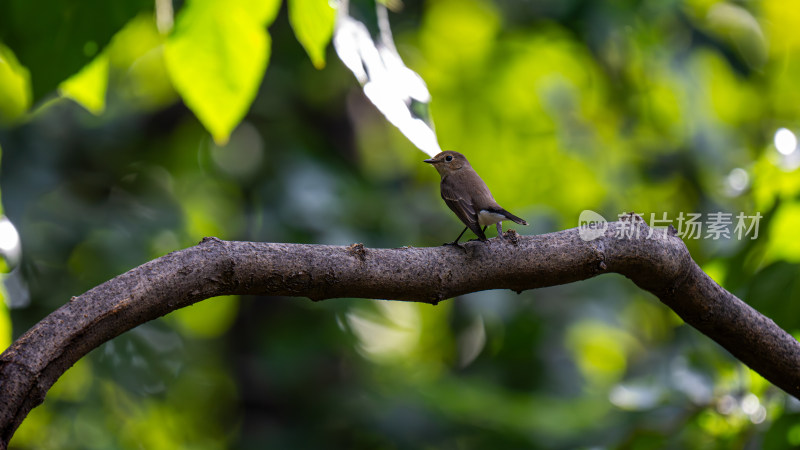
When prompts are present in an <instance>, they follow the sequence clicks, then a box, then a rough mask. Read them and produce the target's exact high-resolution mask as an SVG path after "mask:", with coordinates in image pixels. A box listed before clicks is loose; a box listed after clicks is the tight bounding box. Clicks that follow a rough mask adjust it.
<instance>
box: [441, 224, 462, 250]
mask: <svg viewBox="0 0 800 450" xmlns="http://www.w3.org/2000/svg"><path fill="white" fill-rule="evenodd" d="M466 231H467V227H464V229H463V230H461V234H459V235H458V237H457V238H456V240H455V241H453V242H445V243H444V244H443V245H455V246H456V247H458V248H462V247H461V246H460V245H458V240H459V239H461V236H463V235H464V233H465V232H466Z"/></svg>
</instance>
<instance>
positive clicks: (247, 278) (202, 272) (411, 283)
mask: <svg viewBox="0 0 800 450" xmlns="http://www.w3.org/2000/svg"><path fill="white" fill-rule="evenodd" d="M626 233H630V234H631V235H630V236H626V237H622V238H621V237H619V236H618V235H624V234H626ZM650 233H652V235H650ZM673 234H674V233H671V232H669V231H665V230H655V229H652V230H651V229H650V228H648V227H647V225H645V224H644V223H643V222H642V221H641V219H639V218H638V217H637V216H630V217H629V218H628V219H627V220H626V221H623V222H614V223H609V224H607V228H606V230H605V234H604V235H602V236H600V237H598V238H597V239H594V240H591V241H584V240H583V239H581V237H580V233H579V229H577V228H574V229H570V230H565V231H560V232H556V233H550V234H546V235H540V236H519V235H517V234H516V233H514V232H513V231H512V232H509V233H507V234H506V239H505V240H501V239H491V240H489V241H488V242H470V243H467V244H465V245H464V247H463V248H456V247H452V246H442V247H435V248H414V247H404V248H396V249H367V248H364V247H363V246H362V245H360V244H354V245H352V246H350V247H337V246H326V245H303V244H268V243H254V242H227V241H221V240H219V239H216V238H207V239H204V240H203V242H201V243H200V244H199V245H197V246H195V247H191V248H188V249H185V250H181V251H177V252H173V253H170V254H168V255H166V256H163V257H161V258H158V259H156V260H153V261H150V262H148V263H146V264H144V265H142V266H139V267H137V268H135V269H133V270H131V271H129V272H127V273H125V274H122V275H120V276H118V277H116V278H114V279H112V280H110V281H108V282H106V283H103V284H101V285H100V286H97V287H96V288H94V289H92V290H90V291H88V292H86V293H84V294H83V295H81V296H79V297H73V298H72V299H71V300H70V301H69V302H68V303H67V304H65V305H64V306H62V307H61V308H59V309H58V310H56V311H55V312H53V313H52V314H50V315H49V316H47V317H45V318H44V319H43V320H42V321H41V322H39V323H38V324H36V325H35V326H34V327H33V328H31V329H30V330H29V331H28V332H27V333H25V334H24V335H23V336H21V337H20V338H19V339H17V341H16V342H14V343H13V344H12V345H11V347H9V348H8V349H7V350H6V351H5V352H4V353H3V354H2V355H0V448H4V447H5V446H6V445H7V443H8V441H9V439H10V438H11V436H12V435H13V433H14V431H15V430H16V428H17V427H18V426H19V424H20V423H21V422H22V420H23V419H24V418H25V416H26V415H27V414H28V412H29V411H30V410H31V409H32V408H33V407H35V406H36V405H38V404H40V403H41V402H42V401H43V400H44V397H45V394H46V393H47V390H48V389H49V388H50V387H51V386H52V385H53V383H54V382H55V381H56V380H57V379H58V377H59V376H61V374H63V373H64V372H65V371H66V370H67V369H68V368H69V367H70V366H72V364H74V363H75V362H76V361H77V360H78V359H80V358H81V357H82V356H84V355H85V354H86V353H88V352H89V351H91V350H92V349H94V348H95V347H97V346H99V345H100V344H102V343H103V342H105V341H108V340H109V339H111V338H113V337H115V336H117V335H119V334H121V333H123V332H125V331H127V330H129V329H131V328H133V327H135V326H137V325H139V324H142V323H144V322H147V321H149V320H152V319H155V318H157V317H159V316H162V315H164V314H167V313H169V312H170V311H173V310H176V309H178V308H182V307H184V306H188V305H191V304H192V303H195V302H197V301H200V300H203V299H206V298H210V297H214V296H218V295H225V294H264V295H283V296H294V297H309V298H311V299H312V300H322V299H326V298H333V297H363V298H382V299H394V300H407V301H419V302H427V303H434V304H435V303H438V302H439V301H440V300H443V299H446V298H451V297H454V296H457V295H461V294H465V293H468V292H475V291H481V290H486V289H512V290H515V291H523V290H526V289H533V288H538V287H544V286H553V285H558V284H564V283H570V282H573V281H578V280H585V279H588V278H592V277H594V276H596V275H599V274H602V273H607V272H615V273H620V274H622V275H625V276H626V277H628V278H630V279H631V280H633V282H634V283H636V284H637V285H638V286H639V287H641V288H642V289H646V290H648V291H650V292H652V293H653V294H655V295H656V296H657V297H658V298H659V299H660V300H661V301H662V302H664V303H665V304H666V305H667V306H669V307H670V308H672V309H673V310H674V311H675V312H677V313H678V314H679V315H680V316H681V317H682V318H683V319H684V320H685V321H686V322H687V323H689V324H691V325H692V326H694V327H695V328H697V329H698V330H700V331H701V332H702V333H704V334H706V335H708V336H709V337H711V338H712V339H713V340H715V341H716V342H718V343H719V344H720V345H722V346H723V347H725V348H726V349H727V350H728V351H730V352H731V353H732V354H733V355H734V356H736V357H737V358H739V359H740V360H741V361H743V362H744V363H745V364H747V365H748V366H750V367H751V368H753V370H755V371H756V372H758V373H760V374H761V375H763V376H764V377H765V378H766V379H768V380H770V381H771V382H772V383H774V384H775V385H776V386H778V387H780V388H782V389H783V390H785V391H786V392H788V393H790V394H792V395H793V396H795V397H798V398H800V343H798V342H797V340H795V339H794V338H792V337H791V336H790V335H789V334H788V333H786V332H785V331H784V330H782V329H781V328H780V327H778V326H777V325H776V324H775V323H774V322H773V321H771V320H770V319H768V318H767V317H764V316H763V315H761V314H759V313H758V312H757V311H755V310H754V309H753V308H751V307H750V306H748V305H747V304H746V303H744V302H743V301H741V300H739V299H738V298H736V297H735V296H734V295H732V294H731V293H729V292H728V291H726V290H725V289H723V288H722V287H720V286H719V285H717V284H716V283H715V282H714V281H713V280H711V278H709V277H708V276H707V275H706V274H705V273H704V272H703V271H702V270H701V269H700V268H699V267H698V266H697V264H696V263H695V262H694V261H693V260H692V258H691V256H690V255H689V252H688V250H687V249H686V246H685V245H684V244H683V242H682V241H681V240H680V239H679V238H677V237H675V236H674V235H673ZM648 236H649V237H648Z"/></svg>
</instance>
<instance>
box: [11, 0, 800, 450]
mask: <svg viewBox="0 0 800 450" xmlns="http://www.w3.org/2000/svg"><path fill="white" fill-rule="evenodd" d="M123 3H124V4H123ZM390 3H392V4H393V8H394V9H396V10H397V12H395V13H394V14H392V15H391V21H392V25H393V31H394V35H395V38H396V40H397V47H398V50H399V52H400V54H401V55H402V56H403V58H404V60H405V62H406V63H407V64H408V65H409V66H410V67H411V68H413V69H414V70H416V71H418V72H419V73H420V74H421V75H422V77H423V78H424V79H425V80H426V82H427V83H428V87H429V88H430V91H431V93H432V97H433V103H432V113H433V118H434V120H435V122H436V125H437V132H438V133H439V137H440V141H441V143H442V144H443V146H444V147H445V148H448V149H456V150H459V151H461V152H463V153H465V154H466V155H468V157H469V158H470V161H471V162H472V163H473V165H474V166H475V167H476V168H477V170H478V171H479V172H480V174H481V176H482V177H483V178H484V179H485V180H486V181H487V183H488V185H489V186H491V188H492V190H493V193H494V194H495V196H496V197H497V199H498V200H499V201H500V203H501V204H502V205H504V206H505V207H507V208H508V209H509V210H511V211H513V212H514V213H516V214H518V215H520V216H522V217H524V218H525V219H527V220H528V221H529V222H530V223H532V226H530V227H528V228H522V229H519V231H520V232H522V233H524V234H533V233H537V234H538V233H545V232H549V231H553V230H558V229H562V228H568V227H574V226H576V224H577V218H578V215H579V214H580V212H581V211H582V210H585V209H591V210H594V211H597V212H599V213H601V214H602V215H604V216H605V217H606V218H607V219H609V220H612V219H614V218H615V217H616V216H617V215H618V214H621V213H623V212H627V211H636V212H638V213H640V214H642V215H643V216H644V217H645V219H646V220H648V221H651V219H652V218H654V217H655V218H658V219H660V218H662V217H666V218H668V219H669V220H670V221H671V223H672V224H673V225H675V226H678V225H679V224H678V222H677V218H678V217H679V216H680V214H681V213H683V214H688V213H700V214H703V217H704V218H706V217H708V216H707V215H708V214H709V213H713V212H725V213H731V214H732V216H733V217H735V216H736V215H737V214H738V213H740V212H741V213H744V214H745V215H747V216H753V215H755V214H756V213H758V214H761V216H762V218H761V221H760V223H759V229H758V236H757V238H756V239H751V237H753V234H751V235H748V236H745V237H744V238H741V239H740V238H737V237H736V235H735V233H732V236H731V237H730V238H726V239H711V238H707V237H705V235H704V236H701V238H700V239H686V243H687V245H688V247H689V249H690V251H691V252H692V255H693V256H694V258H695V259H696V260H697V261H698V263H699V264H700V265H701V266H702V267H703V268H704V269H705V270H706V271H707V272H708V273H709V274H710V275H711V276H713V277H714V279H715V280H717V281H718V282H719V283H720V284H721V285H723V286H724V287H726V288H727V289H729V290H731V291H732V292H734V293H735V294H737V295H738V296H740V297H741V298H743V299H745V300H746V301H748V302H749V303H750V304H751V305H753V306H754V307H755V308H757V309H758V310H759V311H761V312H763V313H764V314H766V315H767V316H769V317H770V318H772V319H773V320H775V321H776V322H777V323H778V324H779V325H780V326H782V327H784V328H785V329H786V330H787V331H789V332H791V333H793V334H794V335H795V336H800V312H799V311H798V308H800V307H799V306H798V305H800V281H798V280H800V276H799V275H800V248H798V244H797V239H795V238H794V230H795V229H796V228H797V225H798V224H800V206H798V205H800V195H799V194H800V176H799V174H798V168H799V167H800V151H798V150H797V142H796V138H794V141H793V142H792V140H791V138H793V137H794V136H795V135H796V134H797V133H798V132H800V110H798V108H797V105H798V104H800V90H798V89H796V80H798V79H800V37H799V36H798V34H797V33H796V26H797V24H798V23H800V10H797V8H792V7H790V6H787V4H786V3H785V2H781V1H780V0H753V1H748V2H739V1H728V2H725V1H717V0H683V1H680V0H670V1H662V0H625V1H617V2H587V1H579V0H566V1H544V0H542V1H532V2H516V1H509V0H494V1H490V0H459V1H456V0H437V1H430V2H417V1H406V2H404V3H403V4H402V9H400V8H398V6H399V4H398V2H390ZM224 5H225V6H224V7H223V3H222V2H218V1H214V0H190V1H187V2H169V1H162V0H158V1H157V2H155V4H153V3H152V2H122V3H120V2H110V3H108V2H106V3H104V2H96V1H83V0H82V1H66V2H63V1H62V2H44V4H42V3H41V2H24V1H21V0H8V1H5V2H2V3H0V122H1V123H2V124H3V126H2V127H0V145H2V148H3V153H2V164H1V165H0V188H2V194H3V196H2V204H3V211H2V213H3V214H5V215H6V216H7V217H8V218H9V219H10V220H11V223H13V224H14V225H15V226H16V228H17V230H19V234H20V237H21V248H22V257H21V259H19V258H17V259H18V260H15V259H14V258H12V257H11V256H10V253H9V252H8V251H7V247H6V246H5V245H6V243H7V242H10V241H6V240H5V239H6V237H7V235H5V234H2V233H0V244H2V245H0V248H2V249H3V250H4V256H6V258H7V261H6V262H4V263H3V265H4V266H5V268H7V269H9V271H8V273H7V274H5V275H3V277H4V278H3V282H4V283H3V290H2V291H0V295H2V297H3V299H4V300H5V302H4V305H3V307H2V308H1V309H0V346H5V345H7V344H8V341H7V336H8V334H9V331H8V330H7V329H8V328H9V327H8V326H7V325H6V323H7V322H8V317H9V314H8V313H7V311H8V310H6V309H5V308H6V306H5V304H7V305H8V307H9V310H10V317H11V319H13V322H12V323H13V335H14V336H15V337H17V336H19V335H20V334H22V333H23V332H24V331H25V330H27V329H28V328H29V327H30V326H31V325H33V324H34V323H36V322H37V321H38V320H40V319H41V318H42V317H44V316H45V315H46V314H48V313H50V312H52V311H53V310H54V309H56V308H58V307H59V306H60V305H62V304H63V303H65V302H66V301H67V300H68V299H69V298H70V296H72V295H78V294H80V293H81V292H84V291H86V290H87V289H90V288H91V287H93V286H95V285H97V284H99V283H102V282H103V281H105V280H108V279H110V278H112V277H114V276H116V275H118V274H120V273H122V272H125V271H127V270H129V269H130V268H132V267H135V266H137V265H139V264H142V263H144V262H146V261H148V260H151V259H153V258H156V257H158V256H161V255H163V254H165V253H168V252H170V251H174V250H177V249H180V248H184V247H187V246H190V245H193V244H195V243H196V242H198V241H199V240H200V239H201V238H202V237H204V236H208V235H214V236H218V237H220V238H223V239H239V240H257V241H272V242H310V243H324V244H341V245H347V244H350V243H353V242H363V243H364V244H365V245H367V246H389V247H400V246H405V245H414V246H424V245H439V244H440V243H441V242H444V241H446V240H449V239H452V238H453V236H454V235H455V233H457V232H458V231H459V229H460V226H461V225H460V224H459V223H458V222H457V219H456V218H455V217H454V216H453V215H452V214H451V213H450V211H449V210H447V208H446V206H445V205H444V204H443V203H442V202H441V200H440V199H439V195H438V176H437V175H436V174H435V173H434V172H433V171H432V170H431V169H430V167H427V166H426V165H424V164H422V163H421V159H423V158H424V155H423V154H422V153H421V152H418V151H417V150H415V149H414V148H413V147H412V145H411V144H410V143H409V142H408V141H407V140H406V138H405V137H404V136H402V135H401V134H400V133H399V132H397V131H396V130H395V129H394V128H392V127H391V126H389V125H387V124H386V122H385V120H384V119H383V118H382V117H381V116H380V115H379V114H378V112H377V111H376V110H375V109H374V108H373V107H372V106H371V105H370V104H369V103H368V102H367V101H366V100H365V97H364V95H363V94H362V93H361V92H359V90H358V83H356V82H355V80H353V78H352V76H351V75H350V74H349V73H348V72H347V70H346V69H345V68H344V67H343V66H342V64H341V63H339V62H338V61H337V60H336V59H335V57H333V53H332V50H331V49H330V48H328V47H326V43H327V41H328V39H330V29H331V23H332V22H331V21H332V20H333V12H332V10H331V9H330V8H329V7H328V6H327V5H328V2H326V1H322V0H320V1H310V0H304V1H301V0H292V1H289V2H288V3H286V4H283V5H281V4H279V3H278V2H277V1H267V2H263V1H245V0H237V1H235V2H227V3H224ZM279 8H280V9H279ZM154 11H155V12H154ZM173 11H174V20H173V17H172V15H173ZM173 24H174V26H173ZM267 27H269V30H267ZM54 37H57V39H54ZM309 60H310V61H309ZM326 61H327V64H326ZM267 65H268V68H267ZM323 65H324V66H325V69H324V70H317V69H315V67H323ZM265 68H267V70H266V72H264V70H265ZM181 100H182V101H181ZM781 129H786V130H787V131H786V132H782V134H780V133H778V130H781ZM206 130H208V131H206ZM787 132H788V134H787ZM209 133H210V135H209ZM787 142H788V143H787ZM651 214H652V215H653V216H651ZM664 214H666V216H663V215H664ZM660 225H666V223H663V222H662V223H660ZM731 231H732V229H731ZM704 233H705V230H704ZM11 444H12V446H13V447H14V448H37V449H47V448H54V449H55V448H58V449H69V448H104V449H106V448H139V447H144V448H230V447H234V448H264V447H273V448H323V447H324V448H419V447H427V448H489V447H491V448H585V447H606V448H636V449H642V448H704V449H705V448H720V449H723V448H724V449H729V448H769V449H782V448H789V447H796V446H800V402H798V401H797V400H795V399H792V398H789V397H788V396H787V395H785V394H784V393H782V392H781V391H779V390H778V389H777V388H775V387H773V386H771V385H770V384H769V383H768V382H766V381H764V380H763V379H762V378H761V377H760V376H758V375H757V374H755V373H753V372H752V371H750V370H749V369H747V368H746V367H745V366H743V365H742V364H741V363H740V362H738V361H737V360H735V359H734V358H732V357H731V356H730V355H729V354H727V353H726V352H725V351H724V350H722V349H721V348H720V347H719V346H717V345H716V344H714V343H713V342H711V341H710V340H709V339H707V338H706V337H704V336H702V335H700V334H699V333H697V332H696V331H695V330H694V329H692V328H690V327H687V326H686V325H684V324H683V322H682V321H681V320H680V318H678V317H677V316H676V315H675V314H674V313H673V312H671V311H670V310H669V309H667V308H666V307H664V306H663V305H661V304H659V303H658V302H657V300H656V299H654V298H653V297H652V296H651V295H649V294H647V293H644V292H641V291H640V290H638V289H637V288H635V287H634V286H632V285H631V283H629V282H628V281H627V280H625V279H624V278H623V277H620V276H615V275H606V276H603V277H600V278H598V279H594V280H590V281H586V282H582V283H575V284H571V285H567V286H561V287H554V288H547V289H540V290H537V291H533V292H525V293H522V294H521V295H517V294H515V293H511V292H505V291H489V292H479V293H474V294H470V295H466V296H462V297H459V298H456V299H453V300H450V301H447V302H443V303H441V304H440V305H438V306H436V307H433V306H429V305H423V304H410V303H399V302H384V301H372V300H357V299H341V300H328V301H325V302H320V303H312V302H310V301H307V300H303V299H284V298H273V297H244V298H235V297H226V298H218V299H212V300H208V301H205V302H202V303H200V304H197V305H195V306H192V307H189V308H185V309H183V310H180V311H177V312H175V313H172V314H170V315H169V316H167V317H165V318H164V319H163V320H158V321H154V322H151V323H148V324H145V325H142V326H140V327H137V328H136V329H134V330H131V331H130V332H128V333H125V334H123V335H121V336H119V337H118V338H116V339H114V340H112V341H110V342H108V343H107V344H105V345H103V346H101V347H100V348H98V349H96V350H94V351H93V352H92V353H91V354H89V355H88V356H87V357H86V358H84V359H82V360H81V361H80V362H78V363H77V364H76V365H75V366H74V367H73V368H72V369H70V370H69V371H68V372H67V373H66V374H65V375H64V376H63V377H62V378H61V379H60V380H59V381H58V383H57V384H56V385H55V386H54V387H53V389H52V390H51V392H50V393H49V394H48V397H47V400H46V401H45V403H44V404H43V405H42V406H40V407H38V408H36V409H34V410H33V412H32V413H31V415H30V416H29V417H28V419H27V420H26V421H25V422H24V423H23V424H22V426H21V427H20V429H19V431H18V433H17V434H16V436H15V437H14V439H13V440H12V442H11Z"/></svg>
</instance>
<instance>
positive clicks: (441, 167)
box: [425, 150, 528, 246]
mask: <svg viewBox="0 0 800 450" xmlns="http://www.w3.org/2000/svg"><path fill="white" fill-rule="evenodd" d="M425 162H426V163H428V164H430V165H432V166H433V167H434V168H436V171H437V172H439V175H441V176H442V182H441V185H440V187H441V194H442V199H443V200H444V202H445V203H446V204H447V206H449V207H450V209H451V210H453V212H454V213H455V214H456V216H457V217H458V218H459V219H461V221H462V222H463V223H464V225H466V227H464V230H462V231H461V234H459V235H458V237H457V238H456V240H455V241H453V242H450V243H448V244H449V245H455V246H458V240H459V239H461V236H463V235H464V232H465V231H467V228H469V229H470V230H472V232H473V233H475V235H476V236H478V239H480V240H481V241H486V234H485V233H484V232H485V231H486V228H487V227H488V226H489V225H492V224H495V225H496V226H497V236H499V237H500V238H501V239H503V225H502V222H503V221H504V220H511V221H513V222H516V223H518V224H520V225H527V224H528V222H526V221H525V220H524V219H521V218H519V217H517V216H515V215H514V214H511V213H510V212H508V211H506V210H505V209H503V207H501V206H500V205H498V204H497V201H495V199H494V197H493V196H492V193H491V192H490V191H489V188H488V187H487V186H486V183H484V181H483V180H482V179H481V177H480V176H479V175H478V173H477V172H475V169H473V168H472V166H471V165H470V164H469V161H467V158H466V157H465V156H464V155H462V154H461V153H458V152H455V151H452V150H447V151H444V152H441V153H439V154H438V155H436V156H434V157H433V158H431V159H426V160H425ZM481 227H483V229H481Z"/></svg>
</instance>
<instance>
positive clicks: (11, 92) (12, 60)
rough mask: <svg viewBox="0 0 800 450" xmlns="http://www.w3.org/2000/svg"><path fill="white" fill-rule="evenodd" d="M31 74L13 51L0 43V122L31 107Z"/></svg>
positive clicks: (8, 120)
mask: <svg viewBox="0 0 800 450" xmlns="http://www.w3.org/2000/svg"><path fill="white" fill-rule="evenodd" d="M31 97H32V93H31V76H30V73H29V72H28V69H26V68H24V67H22V66H21V65H20V64H19V61H17V58H16V56H14V52H12V51H11V50H10V49H8V48H7V47H5V46H3V45H2V44H0V123H2V122H11V121H13V120H16V119H17V118H19V117H20V116H22V115H23V114H25V112H26V111H28V108H30V107H31V102H32V99H31Z"/></svg>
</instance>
